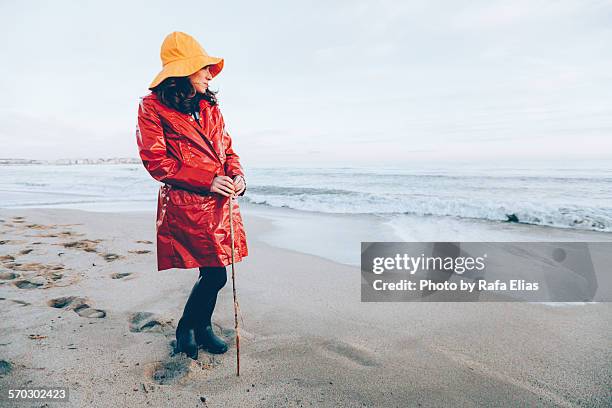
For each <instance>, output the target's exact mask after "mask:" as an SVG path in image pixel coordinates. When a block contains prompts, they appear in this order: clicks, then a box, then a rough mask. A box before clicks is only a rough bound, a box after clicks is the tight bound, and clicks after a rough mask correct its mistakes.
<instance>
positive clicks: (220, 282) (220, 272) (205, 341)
mask: <svg viewBox="0 0 612 408" xmlns="http://www.w3.org/2000/svg"><path fill="white" fill-rule="evenodd" d="M200 277H201V279H202V280H203V281H202V283H201V284H202V285H203V286H204V288H206V290H204V291H203V292H204V293H205V296H204V297H205V300H204V301H203V302H202V307H201V309H200V314H199V318H198V324H197V325H196V327H195V339H196V343H197V344H198V346H200V347H202V348H203V349H204V350H206V351H208V352H209V353H213V354H223V353H225V352H226V351H227V349H228V347H227V343H225V342H224V341H223V339H221V338H220V337H218V336H217V335H215V333H214V331H213V328H212V324H211V318H212V314H213V311H214V310H215V305H216V304H217V294H218V293H219V291H220V290H221V289H222V288H223V287H224V286H225V284H226V283H227V271H226V269H225V267H204V268H200Z"/></svg>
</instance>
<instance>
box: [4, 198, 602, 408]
mask: <svg viewBox="0 0 612 408" xmlns="http://www.w3.org/2000/svg"><path fill="white" fill-rule="evenodd" d="M244 219H245V224H246V231H247V238H248V240H249V250H250V255H249V257H248V258H247V259H245V260H244V261H243V262H241V263H239V264H237V265H236V271H237V284H238V295H239V300H240V306H241V312H242V313H241V315H242V320H241V325H242V326H241V342H240V345H241V375H240V377H236V375H235V368H236V367H235V365H236V349H235V344H234V342H233V337H234V331H233V326H234V321H233V309H232V291H231V282H228V285H227V286H226V287H225V288H223V290H222V291H221V293H220V296H219V300H218V304H217V308H216V310H215V314H214V315H213V320H214V323H215V330H216V332H217V333H218V334H219V335H222V336H223V337H224V338H225V339H226V340H227V341H228V342H229V343H230V346H231V347H230V350H229V351H228V352H227V353H226V354H224V355H221V356H213V355H210V354H208V353H205V352H200V357H199V359H198V361H192V360H190V359H188V358H186V357H184V356H182V355H172V354H173V353H172V342H173V340H174V327H175V324H176V322H177V321H178V318H179V317H180V314H181V311H182V307H183V305H184V302H185V300H186V298H187V296H188V294H189V291H190V289H191V286H192V285H193V282H194V281H195V279H196V276H197V270H195V269H192V270H176V269H174V270H169V271H163V272H158V271H157V270H156V268H155V248H154V244H153V243H152V242H151V241H154V240H155V235H154V234H155V224H154V217H153V215H152V214H151V213H141V212H133V213H94V212H85V211H78V210H60V209H28V210H17V209H14V210H6V209H3V210H0V220H1V221H0V234H1V235H0V293H1V294H0V297H1V298H2V299H1V300H0V318H1V321H2V326H1V332H0V360H1V361H0V390H1V391H2V398H5V395H6V390H7V389H9V388H27V387H28V386H29V387H51V386H66V387H69V392H70V401H69V403H55V404H57V405H56V406H58V407H59V406H62V407H63V406H70V407H89V406H93V407H117V406H125V407H140V406H143V407H147V406H151V407H166V406H167V407H175V406H185V407H328V406H329V407H331V406H347V407H406V406H422V407H438V406H453V407H459V406H496V407H497V406H509V407H510V406H512V407H515V406H566V407H572V406H609V405H610V404H611V400H610V392H609V391H610V386H611V383H612V381H611V379H612V365H611V364H610V361H612V358H611V357H612V355H611V354H612V353H611V351H610V350H611V348H610V333H611V326H612V319H611V312H612V305H610V304H605V303H601V304H586V305H581V306H575V305H567V306H559V307H551V306H549V305H543V304H532V303H362V302H360V282H361V280H360V271H359V268H358V267H356V266H352V265H346V264H340V263H337V262H334V261H331V260H328V259H325V258H322V257H318V256H314V255H309V254H305V253H301V252H298V251H295V250H290V249H282V248H279V247H277V246H273V245H271V244H270V243H269V242H270V241H269V240H263V239H260V238H261V237H265V236H268V237H269V236H271V235H274V231H275V228H277V227H276V226H275V225H274V223H272V222H271V221H270V220H269V219H266V218H265V217H262V216H260V215H255V214H249V213H248V211H247V212H245V213H244ZM322 239H323V238H322ZM330 245H333V243H330ZM229 270H230V269H229V268H228V271H229ZM53 404H54V403H48V405H45V403H44V402H29V403H28V402H9V401H3V400H1V399H0V405H1V406H3V407H4V406H7V407H8V406H20V407H23V406H35V407H41V406H54V405H53Z"/></svg>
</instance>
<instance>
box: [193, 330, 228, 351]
mask: <svg viewBox="0 0 612 408" xmlns="http://www.w3.org/2000/svg"><path fill="white" fill-rule="evenodd" d="M196 342H197V343H198V346H200V347H202V348H203V349H204V350H206V351H208V352H209V353H213V354H223V353H225V352H226V351H227V343H226V342H224V341H223V340H222V339H221V338H220V337H218V336H217V335H215V333H214V332H213V328H212V326H211V325H207V326H204V327H203V328H202V327H198V328H197V330H196Z"/></svg>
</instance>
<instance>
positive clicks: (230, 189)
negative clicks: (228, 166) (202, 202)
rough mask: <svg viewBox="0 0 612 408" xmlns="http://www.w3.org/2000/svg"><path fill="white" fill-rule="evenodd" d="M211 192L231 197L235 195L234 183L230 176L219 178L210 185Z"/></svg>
mask: <svg viewBox="0 0 612 408" xmlns="http://www.w3.org/2000/svg"><path fill="white" fill-rule="evenodd" d="M210 191H211V192H213V193H218V194H221V195H222V196H225V197H229V196H231V195H232V194H234V182H233V181H232V179H231V178H229V177H228V176H217V177H215V178H214V179H213V182H212V184H211V185H210Z"/></svg>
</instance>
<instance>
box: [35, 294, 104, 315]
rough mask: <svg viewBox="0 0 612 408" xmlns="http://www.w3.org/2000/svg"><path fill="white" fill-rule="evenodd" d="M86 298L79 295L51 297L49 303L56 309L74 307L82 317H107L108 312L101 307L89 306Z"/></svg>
mask: <svg viewBox="0 0 612 408" xmlns="http://www.w3.org/2000/svg"><path fill="white" fill-rule="evenodd" d="M85 302H86V299H85V298H81V297H77V296H65V297H60V298H55V299H51V300H50V301H48V302H47V304H48V305H49V306H51V307H54V308H56V309H72V310H74V311H75V313H76V314H78V315H79V316H81V317H87V318H98V319H100V318H103V317H106V312H105V311H104V310H100V309H94V308H93V307H91V306H89V305H88V304H87V303H85Z"/></svg>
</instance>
